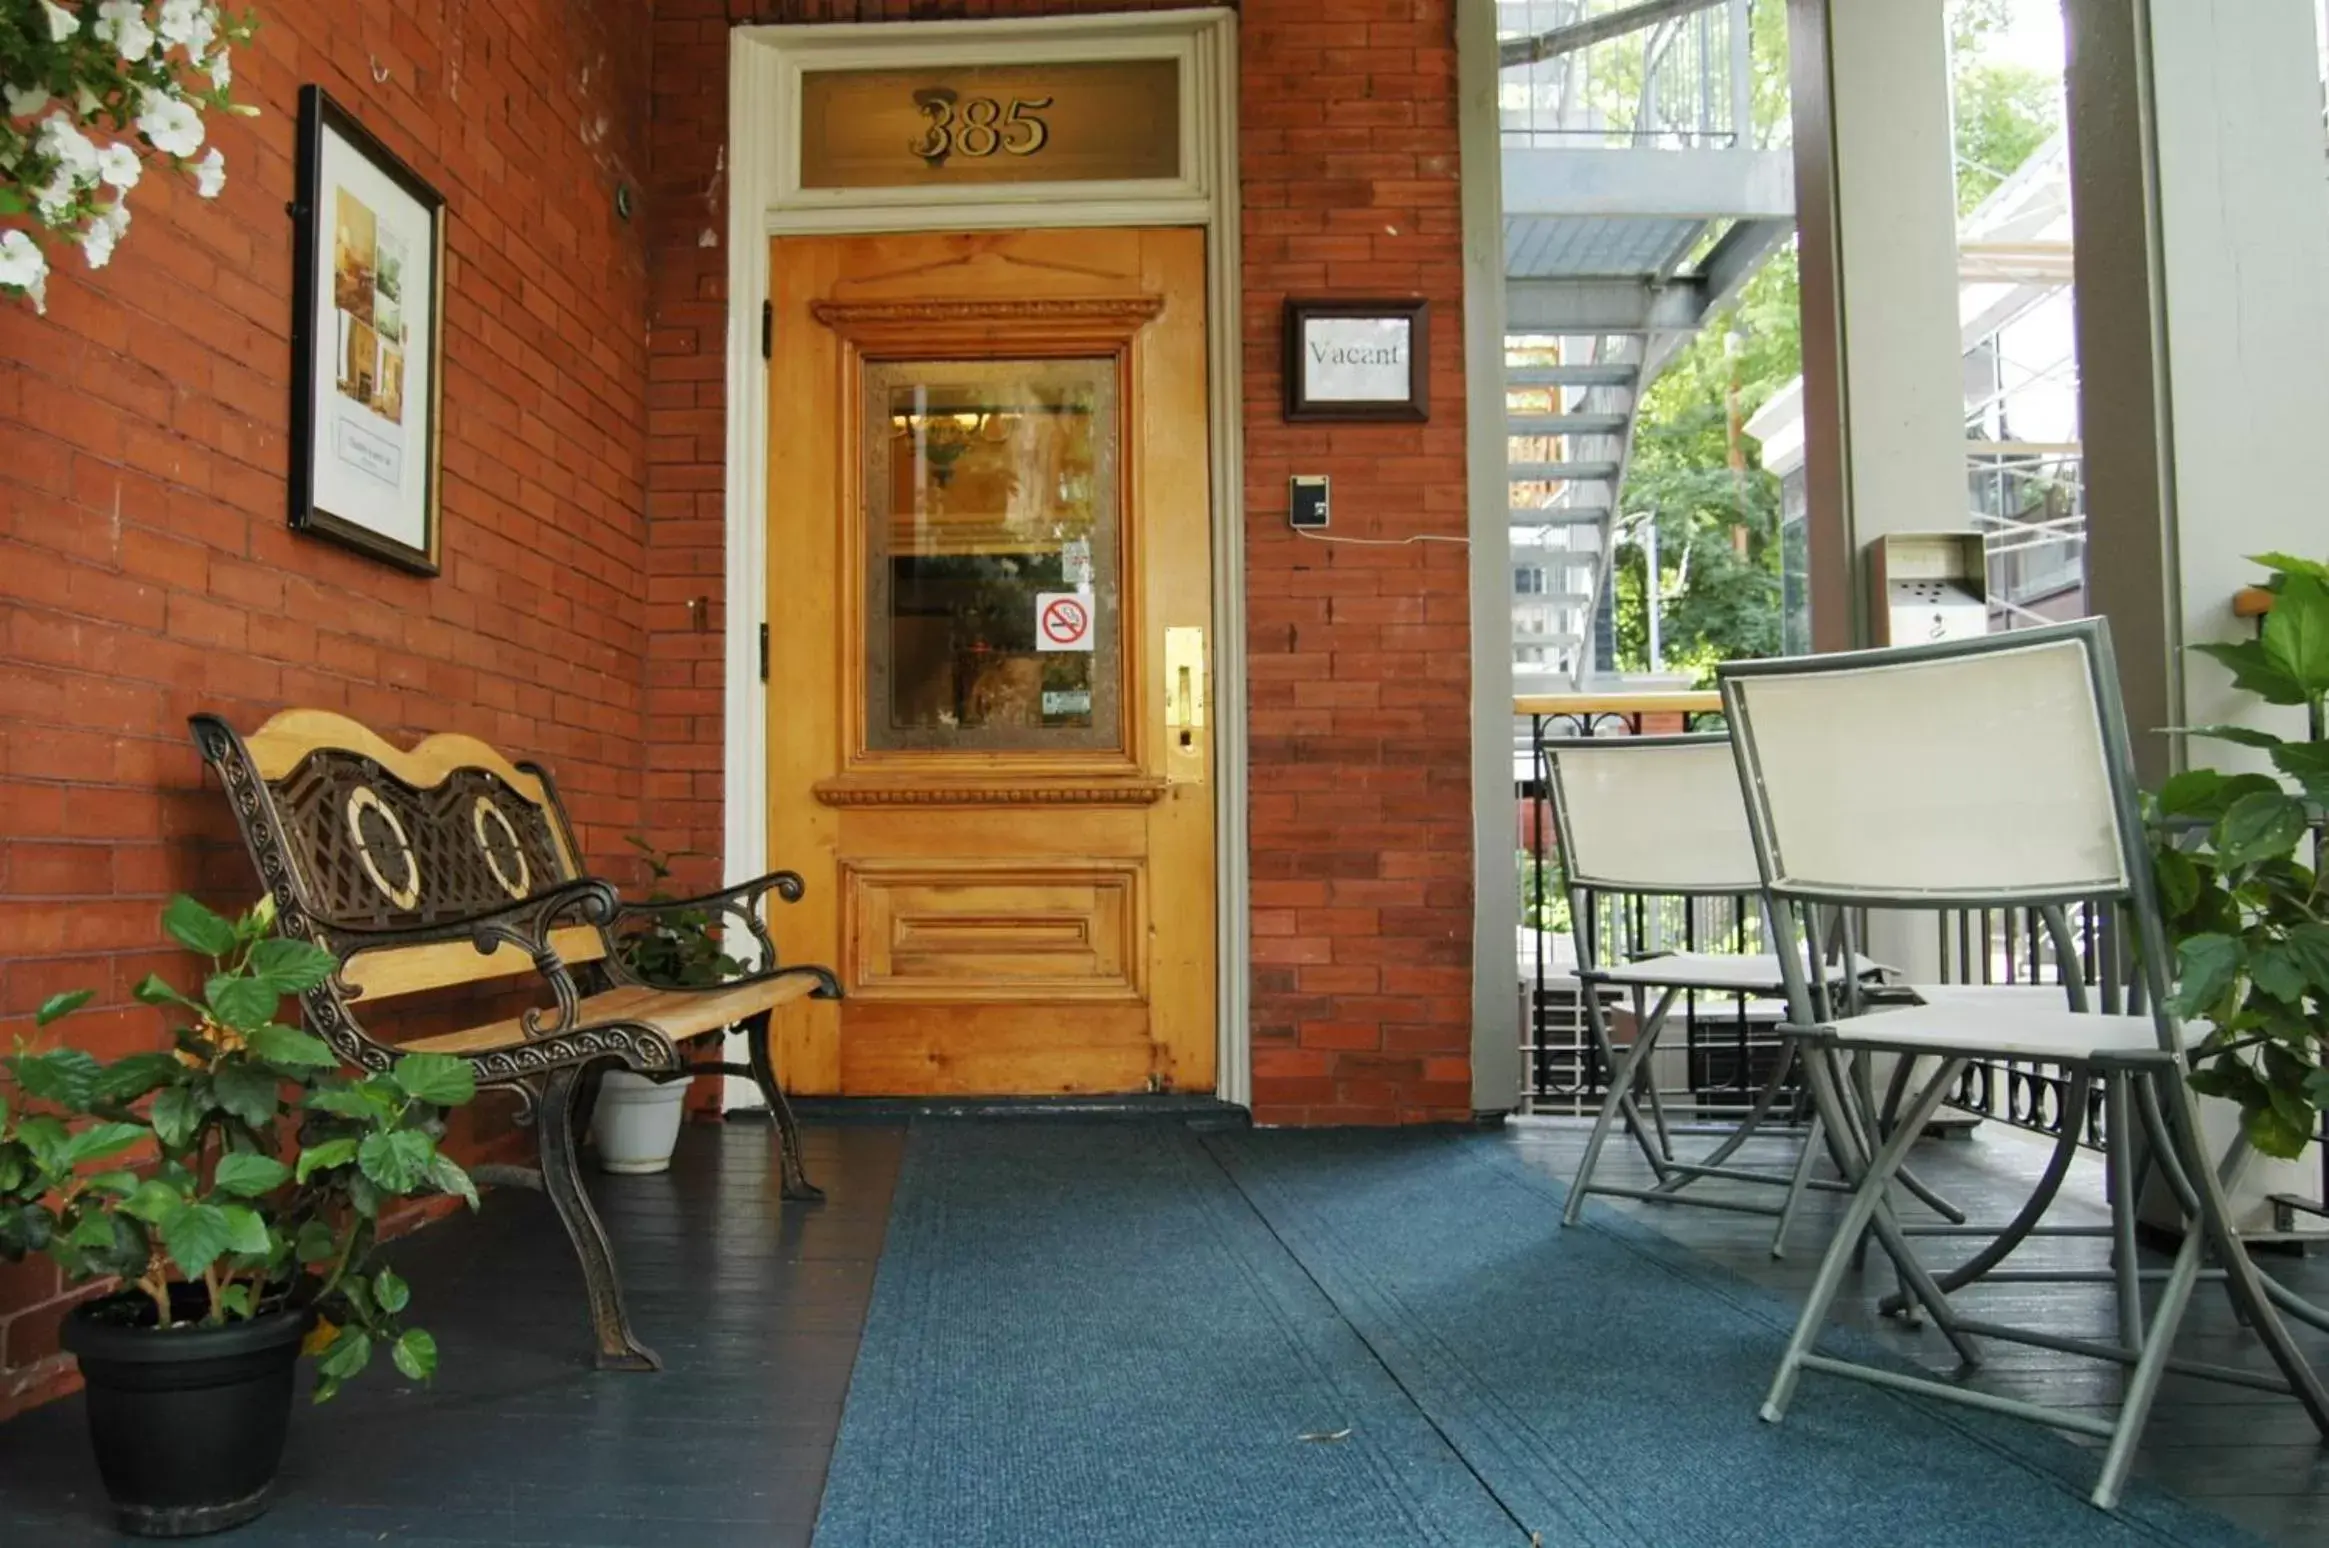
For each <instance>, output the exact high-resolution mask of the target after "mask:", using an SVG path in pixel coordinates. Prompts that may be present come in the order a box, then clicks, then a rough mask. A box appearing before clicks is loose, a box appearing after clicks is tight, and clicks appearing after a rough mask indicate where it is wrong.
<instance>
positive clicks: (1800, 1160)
mask: <svg viewBox="0 0 2329 1548" xmlns="http://www.w3.org/2000/svg"><path fill="white" fill-rule="evenodd" d="M1825 1129H1826V1125H1825V1124H1823V1123H1822V1122H1821V1121H1820V1116H1819V1114H1818V1113H1816V1112H1815V1113H1813V1114H1812V1117H1811V1124H1810V1126H1809V1127H1808V1128H1806V1129H1805V1130H1804V1134H1803V1154H1801V1155H1799V1156H1797V1157H1796V1158H1795V1173H1794V1175H1793V1176H1791V1177H1789V1178H1788V1180H1787V1202H1786V1203H1785V1204H1783V1205H1781V1206H1780V1208H1779V1223H1778V1224H1777V1225H1776V1226H1774V1227H1772V1229H1771V1256H1772V1257H1774V1258H1784V1257H1786V1256H1787V1233H1788V1232H1789V1231H1791V1230H1793V1229H1794V1228H1795V1212H1796V1211H1797V1210H1798V1209H1800V1208H1801V1207H1802V1206H1803V1196H1804V1195H1805V1194H1806V1193H1808V1192H1810V1191H1811V1168H1812V1163H1813V1162H1814V1161H1815V1160H1816V1159H1818V1156H1819V1151H1820V1144H1821V1140H1822V1137H1823V1135H1824V1133H1825Z"/></svg>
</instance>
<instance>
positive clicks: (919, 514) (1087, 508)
mask: <svg viewBox="0 0 2329 1548" xmlns="http://www.w3.org/2000/svg"><path fill="white" fill-rule="evenodd" d="M863 424H864V433H863V445H864V448H865V491H866V493H865V501H866V512H865V516H866V520H865V534H866V537H865V541H866V547H867V554H866V561H867V562H866V590H867V596H866V603H867V606H866V620H867V632H866V639H865V642H864V649H865V651H866V691H867V700H868V702H867V704H866V716H865V721H866V741H867V745H868V746H869V747H872V748H962V749H979V750H1010V749H1024V750H1047V749H1061V750H1064V749H1075V748H1114V747H1118V746H1120V745H1121V744H1122V738H1121V736H1120V735H1119V717H1118V700H1119V697H1120V691H1121V684H1122V671H1121V662H1122V649H1121V644H1120V632H1119V629H1118V598H1119V594H1120V589H1121V587H1120V580H1121V577H1120V575H1119V573H1118V572H1119V566H1120V559H1119V543H1118V534H1117V490H1116V486H1117V445H1116V438H1117V424H1116V362H1115V361H1114V360H1112V359H1096V360H980V361H954V360H948V361H883V362H877V363H872V364H868V365H867V366H866V367H865V395H864V421H863Z"/></svg>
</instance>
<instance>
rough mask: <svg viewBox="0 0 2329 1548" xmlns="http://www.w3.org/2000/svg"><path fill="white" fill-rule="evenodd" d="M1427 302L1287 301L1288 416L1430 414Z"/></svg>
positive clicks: (1411, 416) (1398, 416) (1356, 417)
mask: <svg viewBox="0 0 2329 1548" xmlns="http://www.w3.org/2000/svg"><path fill="white" fill-rule="evenodd" d="M1428 329H1429V314H1428V311H1427V308H1426V303H1424V302H1421V301H1289V302H1287V303H1286V417H1287V418H1288V419H1310V420H1317V419H1352V420H1365V419H1386V420H1389V419H1406V420H1420V419H1429V418H1430V417H1431V397H1430V388H1429V385H1428V384H1429V362H1430V358H1431V346H1430V335H1429V331H1428Z"/></svg>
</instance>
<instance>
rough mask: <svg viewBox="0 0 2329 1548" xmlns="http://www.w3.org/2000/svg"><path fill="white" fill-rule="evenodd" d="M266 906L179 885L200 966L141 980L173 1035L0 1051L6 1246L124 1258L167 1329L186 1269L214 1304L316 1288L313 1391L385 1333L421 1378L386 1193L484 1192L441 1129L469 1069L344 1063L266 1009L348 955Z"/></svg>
mask: <svg viewBox="0 0 2329 1548" xmlns="http://www.w3.org/2000/svg"><path fill="white" fill-rule="evenodd" d="M274 923H275V915H274V910H273V908H272V906H271V905H268V904H264V903H263V904H261V905H260V906H259V907H257V908H255V909H253V910H251V911H250V912H249V913H247V914H245V915H243V916H242V918H240V919H238V920H228V919H225V918H223V917H221V916H220V915H218V914H215V913H212V912H211V911H210V910H209V909H207V908H204V907H203V906H202V905H201V904H199V903H197V902H195V901H194V900H193V899H191V898H185V897H180V898H176V899H174V900H172V902H171V903H170V905H169V907H168V908H167V909H166V910H165V911H164V913H163V916H162V926H163V929H164V930H165V931H166V932H167V933H168V935H169V936H170V937H171V938H172V939H173V940H175V941H177V942H178V943H179V944H180V945H182V946H184V947H186V948H187V949H188V950H189V951H192V952H194V953H196V954H198V955H199V956H201V957H203V958H206V959H207V971H206V972H205V973H204V974H203V975H202V989H201V993H200V995H199V996H193V995H188V994H184V993H181V992H180V991H179V990H177V989H175V988H173V987H171V986H170V985H169V984H168V983H166V982H164V981H163V980H162V979H160V978H159V977H152V978H148V979H147V980H146V981H145V982H144V983H142V984H140V985H139V986H138V988H137V990H136V998H137V999H138V1000H139V1001H140V1002H141V1003H144V1004H147V1005H152V1006H157V1007H160V1008H162V1009H164V1010H167V1011H170V1012H173V1013H175V1015H176V1019H177V1021H178V1023H179V1024H178V1025H176V1026H175V1027H174V1028H173V1029H172V1032H171V1039H170V1041H171V1051H170V1052H167V1053H163V1052H144V1053H133V1054H129V1055H126V1056H125V1057H122V1058H119V1059H116V1060H113V1061H112V1062H110V1063H104V1062H101V1061H99V1060H98V1059H97V1058H95V1057H94V1056H93V1055H91V1054H89V1053H88V1052H86V1051H84V1050H82V1049H78V1048H72V1047H63V1046H52V1047H28V1046H20V1047H19V1048H18V1049H17V1051H16V1052H15V1053H14V1054H13V1055H11V1056H8V1057H6V1058H0V1258H6V1259H10V1260H13V1259H18V1258H22V1257H24V1256H26V1255H28V1254H31V1253H43V1254H46V1255H47V1256H48V1257H49V1258H51V1259H52V1260H53V1261H55V1263H56V1264H57V1265H58V1267H59V1268H61V1269H62V1270H63V1271H64V1273H65V1274H66V1276H67V1277H68V1278H70V1279H74V1280H88V1279H102V1278H118V1279H120V1280H122V1281H123V1282H124V1284H125V1285H126V1286H129V1287H131V1288H134V1289H135V1290H137V1291H140V1292H142V1293H143V1294H144V1295H145V1296H146V1297H147V1298H148V1300H150V1301H151V1303H152V1305H153V1308H154V1319H155V1325H156V1326H157V1327H159V1328H165V1329H166V1328H168V1327H171V1326H173V1325H174V1323H173V1306H172V1296H171V1287H172V1286H173V1285H176V1284H188V1285H198V1286H199V1287H200V1289H201V1291H202V1294H201V1295H200V1296H199V1297H198V1298H197V1300H198V1303H199V1304H200V1305H201V1307H202V1308H203V1310H202V1312H201V1314H200V1321H201V1322H203V1323H206V1324H210V1325H217V1324H220V1323H225V1322H230V1321H241V1320H246V1319H248V1318H251V1317H255V1316H259V1315H261V1314H264V1313H268V1312H273V1311H277V1310H281V1309H283V1308H286V1307H308V1308H312V1309H313V1310H314V1311H315V1313H316V1316H317V1319H318V1321H317V1325H316V1333H315V1335H314V1336H313V1337H311V1339H310V1349H311V1351H312V1352H315V1353H317V1354H318V1355H319V1356H320V1358H319V1359H318V1361H317V1365H316V1371H317V1381H316V1399H317V1401H319V1402H320V1401H322V1400H323V1399H325V1398H328V1397H330V1396H331V1395H332V1394H333V1393H334V1392H336V1391H338V1390H339V1387H340V1384H341V1383H342V1382H344V1381H346V1380H347V1379H348V1378H349V1377H350V1376H353V1375H355V1374H356V1373H357V1372H358V1371H360V1370H362V1369H363V1368H364V1367H365V1365H366V1364H367V1363H368V1362H369V1361H370V1358H371V1354H372V1351H373V1350H374V1349H375V1348H386V1349H388V1350H389V1351H390V1355H391V1357H392V1359H393V1360H394V1363H395V1365H396V1367H397V1369H398V1370H400V1371H403V1372H404V1373H405V1374H406V1375H407V1376H409V1377H411V1378H412V1379H414V1380H425V1379H427V1376H428V1374H429V1373H430V1372H431V1371H433V1370H434V1369H435V1368H436V1344H435V1342H434V1341H433V1340H431V1339H430V1338H429V1336H428V1334H427V1333H426V1332H424V1331H422V1330H421V1329H419V1328H408V1327H406V1326H405V1325H404V1323H403V1320H402V1314H403V1312H404V1310H405V1308H406V1306H407V1305H408V1304H409V1302H410V1300H411V1291H410V1290H409V1288H408V1287H407V1286H406V1285H405V1284H404V1282H403V1281H402V1280H401V1279H399V1278H397V1276H396V1275H395V1274H394V1273H393V1272H392V1271H391V1270H389V1269H388V1268H386V1267H385V1266H382V1265H380V1264H379V1263H377V1262H375V1261H374V1258H375V1252H374V1249H375V1247H376V1245H377V1241H378V1229H379V1216H380V1210H381V1208H382V1207H383V1206H384V1205H385V1204H387V1203H388V1202H389V1201H391V1200H393V1199H398V1198H407V1197H420V1196H426V1195H431V1194H447V1195H451V1196H453V1197H457V1198H460V1199H463V1200H465V1201H467V1203H468V1204H469V1205H470V1207H471V1208H475V1207H476V1204H477V1190H476V1186H475V1184H473V1183H472V1182H471V1181H470V1179H469V1175H468V1174H467V1173H466V1172H465V1171H463V1170H462V1169H461V1167H460V1166H459V1165H458V1164H457V1163H456V1162H454V1161H453V1160H452V1158H450V1157H449V1156H446V1155H444V1154H443V1153H442V1152H440V1151H439V1150H438V1148H437V1142H438V1139H439V1137H440V1136H441V1135H442V1134H443V1132H444V1113H445V1111H446V1110H447V1109H449V1108H453V1107H458V1106H460V1105H461V1104H463V1103H465V1102H467V1101H468V1100H469V1099H470V1098H471V1097H472V1096H473V1095H475V1093H476V1085H475V1082H474V1080H473V1078H472V1076H471V1074H470V1070H469V1066H468V1064H467V1063H466V1062H464V1061H462V1060H459V1059H453V1058H448V1057H446V1056H445V1055H442V1054H412V1055H408V1056H406V1057H405V1058H402V1059H400V1060H398V1061H397V1062H396V1064H395V1065H394V1066H393V1067H391V1068H390V1069H388V1070H386V1071H384V1072H381V1073H378V1074H371V1075H364V1076H361V1077H358V1076H353V1075H347V1074H342V1073H341V1072H340V1070H339V1061H338V1059H337V1058H336V1057H335V1056H334V1055H333V1053H332V1051H331V1049H330V1047H329V1046H328V1045H326V1044H325V1043H324V1042H323V1041H322V1040H321V1039H320V1038H316V1037H314V1036H311V1035H310V1034H308V1033H306V1032H303V1031H301V1030H299V1029H298V1028H296V1027H292V1026H288V1025H285V1024H283V1023H281V1022H278V1021H277V1020H276V1019H275V1018H276V1014H277V1012H278V1011H279V1009H280V1008H281V1003H282V1000H283V998H284V997H285V996H287V995H296V994H299V993H302V992H304V991H306V990H308V989H312V988H314V987H315V986H317V985H318V984H320V983H322V982H323V981H324V980H325V978H326V977H328V976H329V975H330V974H331V973H332V972H333V971H334V970H335V968H336V967H337V963H336V962H335V961H334V960H333V958H332V955H331V954H330V953H329V952H327V951H325V950H323V949H322V948H321V947H319V946H315V945H313V944H311V943H309V942H306V941H298V940H291V939H286V938H283V937H279V936H276V935H275V934H274V933H273V931H274ZM90 998H91V996H90V994H89V993H88V992H87V991H76V992H74V993H72V994H65V995H58V996H56V997H54V998H53V999H51V1000H49V1001H48V1002H47V1003H46V1004H44V1005H43V1006H42V1007H41V1008H40V1011H39V1014H38V1015H37V1016H36V1018H35V1021H36V1023H37V1025H38V1026H39V1027H40V1028H42V1029H45V1028H47V1027H49V1026H50V1025H52V1024H54V1023H56V1022H58V1021H60V1020H62V1019H63V1018H65V1017H67V1016H69V1015H70V1014H71V1013H72V1012H74V1011H75V1010H78V1009H79V1008H80V1007H81V1006H83V1005H85V1004H87V1003H88V1001H89V999H90ZM108 1166H110V1167H111V1168H112V1169H110V1170H106V1169H101V1168H105V1167H108Z"/></svg>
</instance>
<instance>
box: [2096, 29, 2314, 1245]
mask: <svg viewBox="0 0 2329 1548" xmlns="http://www.w3.org/2000/svg"><path fill="white" fill-rule="evenodd" d="M2066 11H2067V14H2068V17H2069V21H2070V67H2069V87H2070V108H2071V112H2070V128H2071V164H2072V172H2073V184H2072V191H2073V198H2074V201H2075V202H2074V214H2075V217H2076V237H2077V246H2078V270H2077V275H2078V308H2079V357H2080V360H2079V363H2080V418H2081V430H2082V435H2083V438H2084V441H2085V450H2086V456H2085V462H2086V467H2087V470H2088V478H2087V488H2088V497H2089V506H2090V510H2091V515H2090V518H2089V522H2090V527H2089V533H2090V536H2089V543H2088V554H2089V558H2088V566H2089V573H2090V587H2091V590H2092V593H2093V596H2094V603H2095V606H2096V608H2097V610H2098V611H2101V612H2102V613H2104V614H2105V615H2106V616H2107V617H2109V618H2110V620H2111V631H2112V635H2113V638H2114V640H2115V641H2116V642H2117V644H2118V646H2119V670H2120V676H2121V678H2122V679H2123V682H2124V687H2125V691H2126V696H2127V702H2128V713H2129V720H2130V724H2131V725H2132V726H2133V728H2134V729H2135V731H2136V733H2137V736H2138V743H2139V745H2138V752H2139V755H2140V760H2139V761H2140V762H2141V764H2142V766H2143V774H2144V777H2145V781H2146V783H2152V784H2155V783H2156V782H2157V781H2158V780H2159V779H2161V778H2162V777H2164V776H2165V774H2167V773H2168V772H2169V771H2170V770H2171V769H2172V768H2173V767H2175V766H2177V765H2178V764H2180V763H2182V762H2184V761H2185V760H2187V759H2188V760H2191V761H2205V762H2208V763H2212V764H2216V765H2219V766H2226V767H2230V766H2235V765H2239V764H2243V763H2246V762H2247V761H2248V755H2247V754H2246V753H2244V752H2243V751H2242V750H2241V749H2238V748H2230V747H2225V746H2223V745H2221V744H2216V743H2201V742H2193V743H2190V744H2188V745H2183V744H2181V743H2180V739H2176V740H2171V739H2169V738H2166V737H2161V736H2158V735H2156V734H2153V732H2154V729H2155V728H2157V727H2161V726H2170V725H2195V724H2201V723H2205V722H2209V721H2233V720H2239V721H2247V722H2249V723H2251V724H2256V725H2262V726H2267V727H2271V728H2273V729H2276V730H2279V731H2281V732H2282V733H2283V734H2287V733H2289V732H2291V731H2294V730H2297V729H2299V728H2298V726H2297V725H2296V723H2295V721H2294V717H2293V714H2292V713H2291V712H2288V711H2278V710H2270V709H2266V708H2265V707H2263V706H2260V705H2257V704H2255V703H2254V701H2253V700H2249V699H2246V698H2245V697H2244V696H2238V695H2235V694H2233V693H2232V692H2231V684H2230V679H2229V676H2228V674H2227V673H2225V672H2224V671H2223V669H2222V668H2220V667H2218V666H2217V665H2216V664H2215V663H2214V662H2212V661H2209V660H2208V659H2207V658H2206V657H2204V656H2200V655H2198V654H2196V653H2195V652H2193V651H2191V650H2190V649H2189V648H2188V647H2189V646H2190V645H2192V644H2193V643H2195V642H2198V641H2203V640H2226V639H2236V638H2239V637H2240V635H2241V634H2242V632H2243V631H2244V630H2245V629H2247V628H2249V627H2252V626H2250V625H2247V624H2245V623H2243V622H2241V621H2240V620H2238V619H2236V618H2235V617H2234V616H2233V614H2232V611H2231V603H2232V597H2233V594H2234V592H2236V591H2237V590H2238V589H2239V588H2240V587H2242V586H2243V585H2246V584H2248V583H2250V582H2251V581H2253V580H2254V579H2256V578H2257V571H2256V569H2255V567H2254V566H2253V565H2251V564H2249V563H2248V561H2247V557H2246V556H2247V555H2250V554H2256V553H2263V552H2265V551H2267V550H2271V549H2282V550H2286V551H2289V552H2293V553H2301V554H2306V555H2310V556H2314V557H2322V556H2329V521H2325V520H2324V519H2323V516H2322V508H2321V502H2320V499H2319V496H2318V493H2317V490H2318V480H2319V474H2318V465H2319V461H2320V451H2319V447H2320V441H2321V433H2322V432H2321V426H2323V425H2324V424H2329V288H2325V287H2324V285H2323V276H2325V275H2329V166H2325V163H2324V151H2325V146H2324V141H2323V129H2322V120H2321V109H2322V97H2321V79H2320V73H2319V72H2320V65H2319V58H2320V55H2319V52H2318V45H2317V42H2316V34H2315V24H2316V23H2315V16H2316V11H2315V0H2066ZM2206 1107H2207V1114H2206V1116H2207V1120H2208V1125H2209V1128H2210V1129H2211V1131H2212V1134H2213V1137H2214V1138H2215V1139H2216V1140H2217V1141H2219V1142H2222V1141H2225V1140H2228V1139H2229V1138H2230V1135H2231V1133H2232V1124H2233V1121H2234V1115H2233V1114H2232V1113H2231V1111H2230V1110H2229V1108H2228V1107H2227V1106H2226V1105H2224V1104H2220V1103H2214V1102H2210V1103H2208V1104H2206ZM2316 1148H2317V1147H2316ZM2279 1192H2289V1193H2297V1194H2303V1195H2307V1196H2311V1197H2315V1198H2318V1197H2320V1196H2321V1193H2322V1177H2321V1168H2320V1162H2319V1159H2318V1157H2317V1156H2314V1157H2308V1158H2307V1159H2305V1160H2303V1161H2301V1162H2260V1163H2259V1164H2257V1165H2255V1166H2253V1167H2251V1169H2250V1171H2249V1175H2248V1177H2247V1179H2246V1181H2245V1183H2244V1185H2243V1186H2242V1188H2241V1189H2240V1191H2239V1193H2238V1195H2237V1196H2236V1197H2235V1198H2234V1201H2233V1202H2234V1207H2235V1209H2236V1211H2237V1212H2238V1215H2239V1218H2240V1224H2241V1225H2242V1226H2243V1227H2244V1228H2247V1229H2257V1228H2260V1227H2262V1226H2263V1225H2265V1224H2266V1223H2267V1221H2268V1218H2269V1210H2268V1209H2267V1208H2266V1207H2265V1205H2264V1204H2263V1202H2262V1201H2263V1199H2264V1197H2265V1196H2266V1195H2268V1194H2271V1193H2279Z"/></svg>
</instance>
